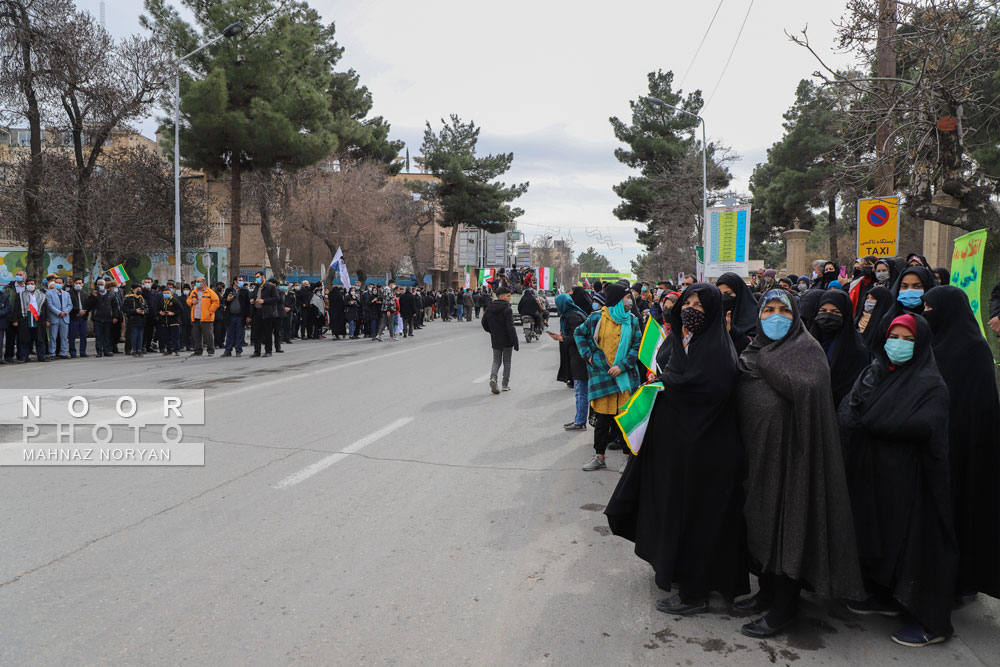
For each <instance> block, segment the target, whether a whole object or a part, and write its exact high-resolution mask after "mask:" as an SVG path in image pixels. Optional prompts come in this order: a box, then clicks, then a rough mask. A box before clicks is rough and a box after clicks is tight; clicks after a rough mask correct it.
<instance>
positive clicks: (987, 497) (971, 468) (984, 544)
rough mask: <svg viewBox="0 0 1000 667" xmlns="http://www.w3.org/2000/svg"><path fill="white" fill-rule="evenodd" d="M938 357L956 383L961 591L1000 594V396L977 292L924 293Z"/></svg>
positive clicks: (954, 481)
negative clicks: (974, 299) (974, 301)
mask: <svg viewBox="0 0 1000 667" xmlns="http://www.w3.org/2000/svg"><path fill="white" fill-rule="evenodd" d="M924 317H925V318H926V319H927V321H928V322H929V323H930V325H931V330H932V331H933V332H934V357H935V358H936V359H937V363H938V370H940V371H941V377H943V378H944V381H945V384H947V385H948V393H949V394H950V395H951V410H950V414H949V417H948V433H949V438H948V458H949V463H950V465H951V502H952V512H953V513H954V517H955V535H956V538H957V539H958V582H957V590H956V592H957V595H958V596H959V598H961V600H960V601H961V602H964V601H967V600H968V599H969V598H970V597H971V596H972V595H974V594H975V593H985V594H986V595H989V596H992V597H995V598H1000V398H998V395H997V385H996V382H995V381H994V378H993V353H992V352H991V351H990V346H989V343H987V342H986V339H985V338H983V334H982V331H981V329H980V328H979V323H978V322H977V321H976V316H975V315H973V314H972V308H971V307H970V306H969V297H967V296H966V295H965V292H963V291H962V290H960V289H959V288H957V287H954V286H945V287H935V288H934V289H932V290H931V291H929V292H927V294H926V295H924Z"/></svg>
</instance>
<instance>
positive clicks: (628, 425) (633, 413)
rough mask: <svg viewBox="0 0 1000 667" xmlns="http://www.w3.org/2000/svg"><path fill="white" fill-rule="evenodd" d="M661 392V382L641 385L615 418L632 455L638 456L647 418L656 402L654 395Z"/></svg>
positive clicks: (647, 423)
mask: <svg viewBox="0 0 1000 667" xmlns="http://www.w3.org/2000/svg"><path fill="white" fill-rule="evenodd" d="M661 391H663V383H662V382H652V383H650V384H644V385H642V386H641V387H639V389H637V390H636V392H635V393H634V394H632V398H630V399H629V401H628V403H626V404H625V408H624V410H623V411H622V413H621V414H619V415H618V416H616V417H615V423H617V424H618V428H620V429H621V431H622V435H624V436H625V444H627V445H628V448H629V449H630V450H632V453H633V454H638V453H639V450H640V449H641V448H642V441H643V438H645V436H646V427H647V426H648V425H649V416H650V415H651V414H652V413H653V404H654V403H655V402H656V394H657V393H658V392H661Z"/></svg>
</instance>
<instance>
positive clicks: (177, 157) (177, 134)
mask: <svg viewBox="0 0 1000 667" xmlns="http://www.w3.org/2000/svg"><path fill="white" fill-rule="evenodd" d="M242 30H243V24H242V23H240V22H239V21H237V22H236V23H232V24H230V25H228V26H226V29H225V30H223V31H222V33H221V34H220V35H219V36H218V37H216V38H215V39H213V40H212V41H210V42H207V43H205V44H203V45H201V46H199V47H198V48H197V49H195V50H194V51H192V52H191V53H189V54H187V55H186V56H184V57H183V58H180V59H178V60H177V62H176V63H175V65H176V66H177V71H176V72H175V74H174V267H175V271H174V278H175V280H176V281H177V284H178V286H180V283H181V129H180V128H181V63H182V62H184V61H185V60H187V59H188V58H190V57H191V56H193V55H195V54H196V53H200V52H201V51H204V50H205V49H207V48H208V47H210V46H212V45H213V44H215V43H216V42H218V41H219V40H221V39H224V38H226V37H233V36H235V35H238V34H239V33H240V32H241V31H242Z"/></svg>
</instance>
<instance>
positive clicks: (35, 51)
mask: <svg viewBox="0 0 1000 667" xmlns="http://www.w3.org/2000/svg"><path fill="white" fill-rule="evenodd" d="M72 11H73V3H72V1H71V0H0V116H3V117H5V118H6V119H7V120H8V121H9V120H11V119H14V118H17V119H20V118H23V119H26V120H27V122H28V130H29V134H30V161H29V164H28V169H27V172H26V173H25V174H24V177H23V179H20V181H19V182H20V184H21V186H22V188H23V190H22V192H21V197H20V199H21V202H20V205H21V206H23V207H24V214H23V228H22V229H23V235H24V239H25V242H26V244H27V246H28V261H27V271H28V273H29V275H39V274H40V273H41V272H42V257H43V255H44V253H45V234H46V227H47V224H46V221H45V218H44V216H43V214H42V210H41V204H40V201H39V196H40V190H41V188H42V178H43V164H42V123H43V119H44V113H45V110H46V99H45V97H44V95H45V79H46V72H47V70H48V69H49V68H48V64H47V63H46V61H45V46H46V44H49V43H52V42H53V41H57V40H58V35H59V33H60V31H61V30H62V29H63V27H64V25H65V17H66V16H67V15H68V14H69V13H70V12H72Z"/></svg>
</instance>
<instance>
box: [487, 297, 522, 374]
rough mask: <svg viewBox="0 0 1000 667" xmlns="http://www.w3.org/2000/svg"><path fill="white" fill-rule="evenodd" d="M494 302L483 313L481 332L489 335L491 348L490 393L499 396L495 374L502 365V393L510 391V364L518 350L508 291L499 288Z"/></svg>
mask: <svg viewBox="0 0 1000 667" xmlns="http://www.w3.org/2000/svg"><path fill="white" fill-rule="evenodd" d="M496 296H497V298H496V301H493V302H492V303H490V305H489V306H487V307H486V311H485V312H483V319H482V323H483V330H484V331H486V332H487V333H489V334H490V343H491V345H492V347H493V367H492V368H491V369H490V391H492V392H493V393H494V394H499V393H500V391H501V388H499V387H497V373H499V372H500V364H501V363H502V364H503V386H502V391H510V363H511V357H512V356H513V352H514V351H515V350H517V349H519V346H518V341H517V330H516V329H514V311H513V310H512V309H511V307H510V290H509V289H507V288H506V287H500V288H498V289H497V291H496Z"/></svg>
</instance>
